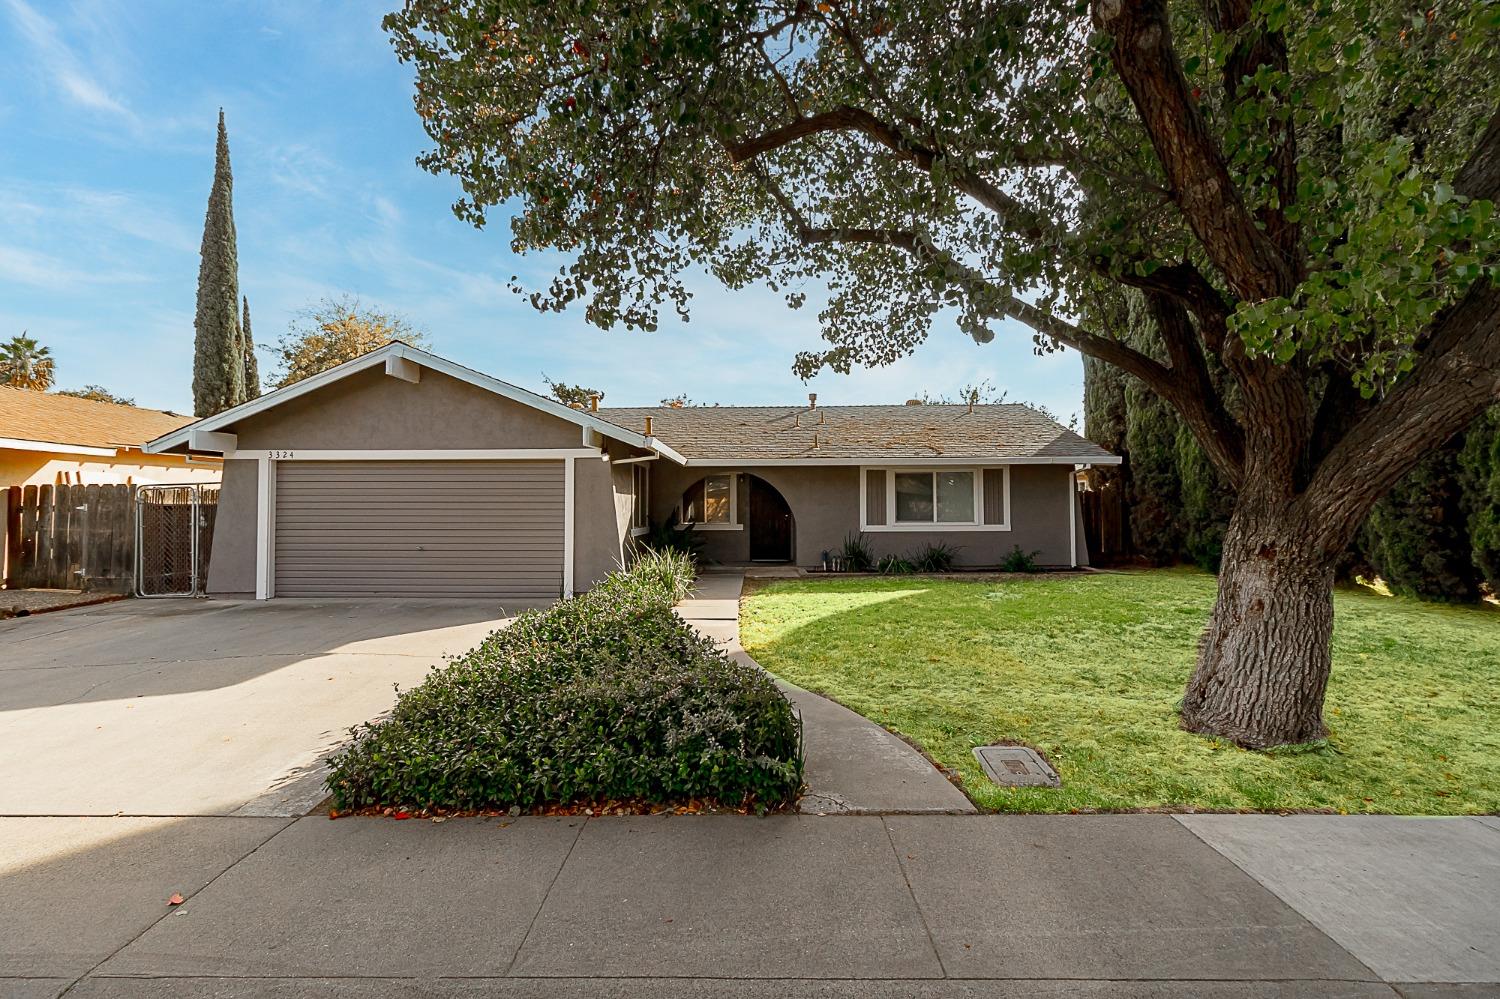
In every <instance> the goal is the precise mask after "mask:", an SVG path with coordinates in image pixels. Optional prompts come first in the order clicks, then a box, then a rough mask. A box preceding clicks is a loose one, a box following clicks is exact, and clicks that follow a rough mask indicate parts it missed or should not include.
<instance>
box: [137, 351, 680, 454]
mask: <svg viewBox="0 0 1500 999" xmlns="http://www.w3.org/2000/svg"><path fill="white" fill-rule="evenodd" d="M388 360H395V361H397V362H401V361H410V362H413V363H415V364H418V365H420V366H422V367H424V368H431V369H432V370H433V371H438V372H441V373H442V374H445V375H448V376H450V377H452V378H457V379H458V380H459V381H463V382H468V383H469V384H470V385H473V386H475V387H477V388H482V389H484V390H486V391H488V392H493V393H494V394H495V395H498V396H501V397H503V398H506V399H510V400H511V401H513V402H519V403H521V404H522V405H525V406H530V407H531V408H532V409H536V410H540V411H541V412H543V413H547V414H548V415H550V416H555V417H557V418H558V419H562V420H566V421H568V422H569V423H575V424H577V425H579V426H581V427H586V428H591V429H593V430H594V431H596V432H597V433H599V434H600V435H601V436H603V437H610V438H613V439H614V440H618V441H622V442H623V443H626V444H630V445H632V446H634V447H639V448H643V449H645V450H647V451H653V452H655V453H658V454H662V455H665V456H666V457H668V458H671V459H672V460H673V461H677V462H682V461H683V458H682V456H681V455H680V454H678V453H677V452H676V451H674V450H672V449H671V448H669V447H667V446H666V445H665V444H662V443H661V442H660V441H657V440H656V439H655V438H654V437H648V436H646V435H645V434H642V433H637V432H636V431H634V430H627V429H625V428H623V427H619V426H616V425H615V424H613V423H610V422H609V421H608V420H604V419H601V418H600V417H598V416H595V415H594V414H592V413H589V412H587V411H585V410H578V409H573V408H572V407H570V406H565V405H563V404H562V403H560V402H556V401H555V400H552V399H548V398H546V397H545V396H541V395H537V394H536V393H535V392H529V391H527V390H526V389H523V388H521V387H520V386H519V385H512V384H510V383H509V382H503V381H501V380H500V379H498V378H492V377H491V376H489V375H486V374H484V373H482V372H479V371H475V370H474V369H473V368H466V367H464V366H463V365H462V364H457V363H455V362H453V361H450V360H448V359H447V358H443V357H439V356H437V355H436V354H430V353H428V352H427V351H425V350H419V349H417V348H416V347H411V346H408V345H407V344H404V343H400V342H395V343H388V344H386V345H385V346H384V347H378V348H376V349H375V350H372V351H370V352H369V353H368V354H362V355H361V356H359V357H356V358H354V359H353V360H352V361H345V362H344V363H343V364H340V365H337V366H335V367H332V368H329V369H328V370H327V371H320V372H318V373H317V374H316V375H312V376H310V377H307V378H304V379H302V380H301V381H300V382H294V383H293V384H291V385H288V386H287V387H286V388H279V389H276V390H275V391H272V392H267V393H266V394H265V395H263V396H261V397H260V398H258V399H252V400H251V401H249V402H245V403H241V404H240V405H238V406H235V407H233V408H231V409H226V410H225V411H224V412H222V413H218V414H215V415H214V416H208V417H204V418H203V419H201V420H199V421H198V422H196V423H191V424H189V425H188V426H186V427H182V428H180V429H178V430H174V431H172V432H171V433H170V434H164V435H162V436H161V437H158V438H156V440H154V441H151V442H150V443H149V444H147V445H146V446H145V450H146V451H147V452H149V453H151V454H159V453H161V452H163V451H166V450H168V449H170V448H174V447H181V446H183V445H185V444H186V443H187V442H188V439H189V434H190V433H191V432H193V431H198V432H202V431H210V430H218V429H220V428H221V427H226V426H229V425H230V424H233V423H234V422H235V421H237V420H243V419H245V418H247V417H250V416H254V415H255V414H256V413H261V412H264V411H266V410H268V409H271V408H273V407H275V406H279V405H281V404H282V403H284V402H288V401H290V400H292V399H295V398H297V397H299V396H303V395H306V394H307V393H309V392H313V391H315V390H317V389H319V388H322V387H323V386H325V385H328V384H330V383H332V382H336V381H338V380H340V379H342V378H347V377H348V376H350V375H352V374H356V373H358V372H360V371H364V370H366V369H368V368H373V367H376V366H377V365H379V366H381V367H385V366H386V364H387V361H388ZM402 367H404V366H402Z"/></svg>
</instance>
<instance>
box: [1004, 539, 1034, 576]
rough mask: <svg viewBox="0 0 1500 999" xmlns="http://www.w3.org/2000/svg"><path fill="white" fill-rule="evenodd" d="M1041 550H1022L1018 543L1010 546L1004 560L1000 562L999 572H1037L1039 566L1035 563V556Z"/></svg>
mask: <svg viewBox="0 0 1500 999" xmlns="http://www.w3.org/2000/svg"><path fill="white" fill-rule="evenodd" d="M1040 554H1041V552H1039V551H1035V552H1023V551H1021V546H1020V545H1014V546H1012V548H1011V550H1010V554H1009V555H1007V556H1005V561H1004V562H1001V563H1000V571H1001V572H1038V571H1040V569H1041V566H1039V565H1037V564H1036V557H1037V556H1038V555H1040Z"/></svg>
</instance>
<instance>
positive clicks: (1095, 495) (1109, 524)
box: [1078, 469, 1131, 565]
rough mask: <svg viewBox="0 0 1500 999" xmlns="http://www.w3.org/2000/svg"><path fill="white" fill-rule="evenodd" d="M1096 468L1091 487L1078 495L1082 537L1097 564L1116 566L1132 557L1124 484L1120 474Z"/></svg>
mask: <svg viewBox="0 0 1500 999" xmlns="http://www.w3.org/2000/svg"><path fill="white" fill-rule="evenodd" d="M1099 472H1100V469H1093V470H1092V471H1091V472H1090V475H1089V479H1088V488H1087V489H1084V490H1083V491H1081V492H1080V493H1079V494H1078V499H1079V501H1080V507H1081V509H1082V512H1083V536H1084V537H1085V538H1086V539H1087V540H1088V546H1089V560H1090V562H1092V564H1094V565H1113V564H1116V563H1119V562H1124V561H1126V560H1128V559H1129V558H1130V555H1131V550H1130V531H1129V523H1128V521H1127V519H1126V515H1125V483H1124V480H1123V478H1122V477H1121V476H1120V475H1117V474H1113V475H1110V474H1106V475H1101V474H1098V473H1099Z"/></svg>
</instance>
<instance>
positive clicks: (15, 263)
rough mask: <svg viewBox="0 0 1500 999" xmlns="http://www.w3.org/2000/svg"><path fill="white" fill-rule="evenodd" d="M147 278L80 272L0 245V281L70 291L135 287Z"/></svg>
mask: <svg viewBox="0 0 1500 999" xmlns="http://www.w3.org/2000/svg"><path fill="white" fill-rule="evenodd" d="M147 280H149V278H148V277H147V276H146V275H144V274H141V273H139V272H137V271H127V270H114V269H98V270H88V271H84V270H80V269H78V268H76V267H70V266H69V265H68V264H66V263H64V262H63V261H61V260H59V259H58V258H56V257H53V256H49V255H48V254H45V253H40V252H38V251H36V250H28V249H24V248H22V247H17V246H3V245H0V281H13V282H15V283H16V284H24V285H29V286H31V287H34V288H48V289H59V290H62V289H69V288H76V287H78V286H79V285H93V284H135V283H139V282H142V281H147Z"/></svg>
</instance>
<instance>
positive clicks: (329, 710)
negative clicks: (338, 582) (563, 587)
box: [0, 600, 519, 815]
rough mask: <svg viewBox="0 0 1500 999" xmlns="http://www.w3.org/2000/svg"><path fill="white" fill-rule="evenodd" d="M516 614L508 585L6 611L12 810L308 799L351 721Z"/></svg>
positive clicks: (225, 810) (0, 766) (3, 803)
mask: <svg viewBox="0 0 1500 999" xmlns="http://www.w3.org/2000/svg"><path fill="white" fill-rule="evenodd" d="M518 609H519V608H508V609H507V610H509V611H512V612H513V611H514V610H518ZM506 620H508V618H507V616H506V610H502V609H501V608H500V607H499V606H497V605H496V604H495V603H494V602H493V601H483V602H472V603H465V602H454V601H430V600H274V601H270V602H265V603H256V602H253V601H217V600H209V601H204V600H127V601H121V602H119V603H112V604H104V605H100V606H96V607H90V608H82V609H79V610H74V611H64V612H60V613H56V614H47V615H40V616H36V617H29V618H19V619H15V620H12V621H5V622H0V775H3V776H4V779H3V780H0V815H116V814H124V815H300V814H304V813H306V812H307V810H308V809H310V808H311V807H313V806H314V805H316V804H317V803H318V801H320V800H321V799H322V797H323V790H322V787H321V784H322V777H323V770H322V759H323V758H324V757H325V755H326V754H327V752H328V751H329V750H330V749H331V748H333V747H334V746H336V745H338V744H339V743H340V742H341V741H342V740H343V739H344V738H345V736H346V733H347V730H348V729H349V727H350V726H352V725H356V724H358V723H360V722H363V721H366V720H369V719H371V718H374V717H376V716H378V715H380V714H381V713H382V712H384V711H385V710H386V709H388V708H389V707H390V705H391V704H392V702H393V700H394V698H395V690H394V685H399V686H400V687H402V688H403V689H405V688H408V687H411V686H414V685H415V684H416V683H418V682H419V681H420V680H421V679H422V677H423V676H424V675H426V673H427V671H428V670H430V669H431V668H432V667H433V666H434V665H437V664H439V663H441V662H442V661H443V659H444V657H445V656H449V655H454V654H457V653H460V652H463V651H464V650H466V649H469V648H472V647H473V646H474V645H475V644H477V643H478V642H479V640H480V639H482V638H483V637H484V636H485V635H486V634H488V633H489V632H491V631H493V630H494V629H495V628H497V627H500V626H502V625H503V624H504V623H505V621H506Z"/></svg>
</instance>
